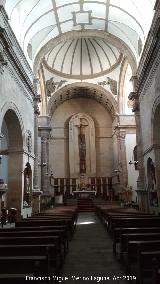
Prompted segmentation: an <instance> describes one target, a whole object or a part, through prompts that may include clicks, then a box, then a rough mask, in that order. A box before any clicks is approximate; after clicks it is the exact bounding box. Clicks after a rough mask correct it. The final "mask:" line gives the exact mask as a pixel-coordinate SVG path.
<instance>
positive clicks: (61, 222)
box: [15, 219, 74, 239]
mask: <svg viewBox="0 0 160 284" xmlns="http://www.w3.org/2000/svg"><path fill="white" fill-rule="evenodd" d="M40 226H41V227H42V226H67V227H68V230H69V235H70V239H71V238H72V236H73V232H74V227H73V224H72V221H70V220H66V219H55V220H43V219H41V220H39V219H38V220H37V219H35V220H30V219H24V220H23V221H21V222H16V224H15V227H16V228H17V227H40Z"/></svg>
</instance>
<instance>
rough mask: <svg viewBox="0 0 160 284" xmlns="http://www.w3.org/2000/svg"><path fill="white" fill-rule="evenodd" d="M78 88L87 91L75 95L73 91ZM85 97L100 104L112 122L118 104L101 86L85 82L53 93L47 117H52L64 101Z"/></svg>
mask: <svg viewBox="0 0 160 284" xmlns="http://www.w3.org/2000/svg"><path fill="white" fill-rule="evenodd" d="M79 88H84V89H87V90H88V92H86V93H85V95H83V94H82V93H78V94H77V93H76V92H75V90H76V89H79ZM77 96H79V97H82V96H83V97H87V98H91V99H94V100H96V101H98V102H99V103H101V104H102V105H103V106H104V107H105V108H107V110H108V111H109V112H110V113H111V116H112V119H113V120H114V118H115V116H116V115H117V113H118V104H117V102H116V100H115V98H114V97H113V95H112V94H111V93H109V92H108V91H106V90H104V89H103V88H102V87H101V86H99V85H95V84H93V83H87V82H85V83H84V82H83V83H82V82H77V83H72V84H69V85H66V86H64V87H63V88H61V89H60V90H58V91H57V92H55V93H54V96H52V97H51V98H50V100H49V102H48V106H47V113H48V115H49V116H52V115H53V113H54V111H55V109H56V108H57V107H58V106H59V105H60V104H62V103H63V102H64V101H66V100H68V99H71V98H75V97H77Z"/></svg>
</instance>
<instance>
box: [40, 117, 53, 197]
mask: <svg viewBox="0 0 160 284" xmlns="http://www.w3.org/2000/svg"><path fill="white" fill-rule="evenodd" d="M38 130H39V136H40V137H41V164H40V166H41V190H42V191H43V195H49V174H48V170H49V169H48V162H49V137H50V131H51V127H50V118H49V117H48V116H41V117H39V127H38Z"/></svg>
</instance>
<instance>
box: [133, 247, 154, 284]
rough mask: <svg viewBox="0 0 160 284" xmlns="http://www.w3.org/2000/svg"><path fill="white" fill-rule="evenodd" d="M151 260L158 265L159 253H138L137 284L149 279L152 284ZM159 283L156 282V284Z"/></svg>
mask: <svg viewBox="0 0 160 284" xmlns="http://www.w3.org/2000/svg"><path fill="white" fill-rule="evenodd" d="M153 259H156V261H157V262H158V263H160V251H139V252H138V261H137V273H136V274H137V279H138V283H139V284H144V283H145V282H146V281H145V280H146V279H147V280H149V279H150V282H151V283H153V271H152V266H153ZM158 283H160V282H157V284H158Z"/></svg>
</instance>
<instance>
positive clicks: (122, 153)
mask: <svg viewBox="0 0 160 284" xmlns="http://www.w3.org/2000/svg"><path fill="white" fill-rule="evenodd" d="M125 138H126V131H125V130H122V129H120V130H119V147H120V149H119V151H120V163H121V172H120V176H121V181H120V182H121V185H123V187H124V188H126V187H127V185H128V169H127V159H126V144H125Z"/></svg>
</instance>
